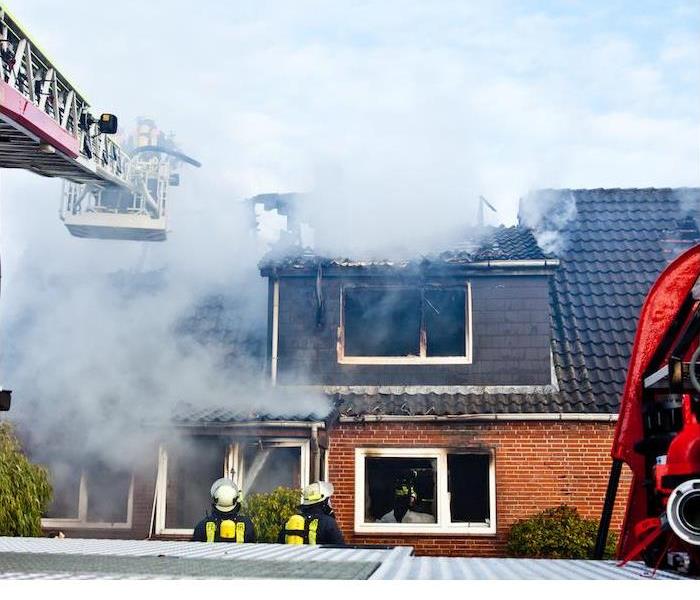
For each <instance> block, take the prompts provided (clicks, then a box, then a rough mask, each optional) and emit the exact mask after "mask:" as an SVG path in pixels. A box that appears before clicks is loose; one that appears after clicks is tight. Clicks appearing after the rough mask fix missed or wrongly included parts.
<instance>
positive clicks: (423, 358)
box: [337, 281, 473, 365]
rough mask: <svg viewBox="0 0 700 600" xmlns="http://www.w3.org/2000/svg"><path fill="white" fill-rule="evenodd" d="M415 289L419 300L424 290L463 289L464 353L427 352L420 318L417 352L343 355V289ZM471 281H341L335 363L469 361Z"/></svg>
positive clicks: (423, 327)
mask: <svg viewBox="0 0 700 600" xmlns="http://www.w3.org/2000/svg"><path fill="white" fill-rule="evenodd" d="M346 289H366V290H386V289H391V290H400V289H406V290H415V289H419V290H420V291H421V302H424V300H423V294H424V292H425V291H426V290H430V289H436V290H450V289H459V290H464V300H465V304H464V310H465V315H464V335H465V341H464V342H465V343H464V350H465V354H464V356H427V334H426V329H425V320H424V319H421V324H420V331H419V334H418V335H419V348H420V356H346V354H345V290H346ZM472 340H473V335H472V285H471V281H466V282H464V283H463V284H462V283H455V284H454V285H449V284H448V285H436V284H420V285H410V284H385V285H381V284H365V283H359V284H358V283H345V284H343V285H342V286H341V287H340V324H339V326H338V332H337V355H338V363H339V364H343V365H470V364H472Z"/></svg>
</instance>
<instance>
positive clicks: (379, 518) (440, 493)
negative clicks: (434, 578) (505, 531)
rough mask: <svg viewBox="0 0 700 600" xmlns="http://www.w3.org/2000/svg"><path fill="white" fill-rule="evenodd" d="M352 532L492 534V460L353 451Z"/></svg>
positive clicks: (488, 456) (479, 454)
mask: <svg viewBox="0 0 700 600" xmlns="http://www.w3.org/2000/svg"><path fill="white" fill-rule="evenodd" d="M355 469H356V471H355V501H356V502H357V503H358V508H359V509H360V510H359V512H358V513H356V514H357V515H362V520H360V521H357V520H356V522H355V530H356V531H358V532H369V533H371V532H391V531H397V530H398V531H402V530H405V531H416V530H420V529H421V527H427V528H428V530H426V531H433V530H441V531H462V532H465V533H468V532H477V531H478V532H479V533H493V532H495V514H494V513H495V498H494V489H495V481H494V477H495V474H494V468H493V455H492V453H491V452H489V451H474V452H468V451H462V450H458V449H455V450H450V449H440V448H438V449H415V448H412V449H402V448H381V449H380V448H377V449H358V450H357V462H356V465H355Z"/></svg>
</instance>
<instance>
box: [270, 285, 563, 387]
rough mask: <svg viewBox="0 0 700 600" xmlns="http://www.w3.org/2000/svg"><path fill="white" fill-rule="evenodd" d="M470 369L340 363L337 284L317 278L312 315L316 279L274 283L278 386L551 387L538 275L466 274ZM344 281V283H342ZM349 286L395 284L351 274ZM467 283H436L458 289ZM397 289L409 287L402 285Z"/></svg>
mask: <svg viewBox="0 0 700 600" xmlns="http://www.w3.org/2000/svg"><path fill="white" fill-rule="evenodd" d="M468 280H469V281H470V282H471V289H472V314H471V321H472V337H473V340H472V363H471V364H451V365H441V364H420V365H418V364H410V365H406V364H402V365H396V364H393V365H376V364H373V365H364V364H339V362H338V354H337V345H338V328H339V326H340V321H341V319H340V317H341V315H340V311H341V287H342V285H343V280H342V279H340V278H331V277H327V278H325V279H323V281H322V290H323V301H324V311H323V315H322V318H321V319H319V318H318V316H319V315H318V314H317V300H316V278H315V277H282V278H280V307H279V345H278V361H277V369H278V371H277V374H278V382H279V383H281V384H315V385H319V384H325V385H547V384H549V383H551V362H550V360H551V359H550V336H551V334H550V309H549V297H548V281H547V277H546V276H544V275H533V276H481V277H477V276H472V277H470V278H469V279H468ZM346 281H347V282H348V283H349V281H350V280H346ZM351 282H352V285H372V286H376V285H385V284H389V285H391V284H396V283H397V281H396V280H393V279H387V278H379V277H367V278H360V277H353V278H352V280H351ZM466 282H467V279H466V278H456V277H449V278H441V279H440V280H427V281H421V282H420V283H417V282H415V281H414V282H413V283H414V284H416V285H426V284H427V285H431V284H436V283H440V284H441V285H442V284H444V285H445V286H451V287H455V286H460V285H462V286H464V285H465V284H466ZM401 284H402V285H411V282H407V281H402V282H401Z"/></svg>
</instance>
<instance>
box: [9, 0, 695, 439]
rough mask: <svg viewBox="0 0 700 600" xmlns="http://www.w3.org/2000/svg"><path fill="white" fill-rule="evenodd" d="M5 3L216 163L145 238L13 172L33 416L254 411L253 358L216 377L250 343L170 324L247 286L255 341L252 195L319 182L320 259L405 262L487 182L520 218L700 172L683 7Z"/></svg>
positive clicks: (441, 233)
mask: <svg viewBox="0 0 700 600" xmlns="http://www.w3.org/2000/svg"><path fill="white" fill-rule="evenodd" d="M15 4H16V6H14V5H12V6H11V7H10V8H14V12H16V13H17V15H18V17H19V18H20V19H21V20H22V22H24V23H27V24H29V26H30V27H31V29H32V34H33V35H34V36H35V37H36V39H37V40H39V42H40V43H41V45H42V47H44V48H47V49H48V50H49V51H50V54H51V56H54V57H56V58H57V60H58V62H59V64H60V66H61V68H63V69H65V70H66V73H67V75H68V76H69V77H70V78H71V79H72V80H74V81H75V83H76V84H77V85H78V87H79V88H80V89H82V90H85V91H86V93H87V94H88V96H89V97H90V98H91V99H93V102H94V104H95V105H96V108H97V109H98V110H100V109H103V110H109V111H112V112H115V113H117V114H118V115H119V117H120V119H121V126H122V129H125V130H128V129H129V128H130V126H131V124H132V123H133V122H134V121H135V118H136V117H137V116H138V115H151V116H153V117H155V118H156V120H157V121H158V123H159V125H160V126H161V127H163V128H164V129H165V130H166V131H167V130H171V129H172V130H174V131H175V132H176V133H177V137H178V142H179V145H180V146H181V147H182V148H183V150H184V151H186V152H187V153H189V154H191V155H193V156H194V157H196V158H198V159H199V160H201V161H202V163H203V165H204V166H203V168H202V169H201V170H200V171H197V172H196V171H189V172H188V171H184V172H183V177H182V178H183V182H184V185H183V187H182V188H181V189H179V190H177V192H176V193H175V194H174V195H173V197H172V198H171V200H170V203H169V204H170V207H171V226H172V230H173V231H172V234H171V236H170V238H169V240H168V241H167V242H166V243H164V244H153V245H151V246H148V249H147V250H144V248H143V246H142V245H141V244H133V243H116V242H98V241H94V242H93V241H85V240H78V239H74V238H71V237H70V236H69V235H68V233H67V232H66V231H65V229H64V228H63V226H62V225H61V224H60V222H59V221H58V218H57V215H56V213H57V206H58V197H59V193H60V184H59V183H58V182H56V181H47V180H41V179H40V178H37V177H36V176H33V175H28V174H17V173H3V174H2V178H3V180H2V183H3V185H2V190H1V191H0V194H1V196H0V200H1V201H2V252H3V291H2V300H1V301H0V328H1V330H2V340H3V343H2V361H1V363H0V365H1V366H2V372H1V381H2V384H3V385H5V386H7V387H13V388H14V389H15V400H14V401H15V405H14V408H13V412H12V415H13V416H16V418H21V419H24V420H25V422H31V423H32V425H33V426H35V427H44V426H46V427H48V426H49V425H50V424H52V423H54V424H55V423H58V422H64V421H66V420H68V421H70V420H71V419H73V420H74V421H75V422H80V421H79V419H82V420H84V421H87V422H92V421H93V420H94V419H97V418H98V417H99V418H101V417H102V416H103V415H104V414H105V413H108V414H114V415H116V414H121V415H122V416H123V417H124V418H123V419H122V420H119V419H117V418H116V417H115V418H113V419H112V420H113V422H114V423H115V427H114V433H115V437H116V438H118V437H119V434H120V433H122V432H123V431H124V428H123V427H122V425H123V424H124V423H131V422H133V420H132V419H133V417H134V415H139V416H143V418H147V417H150V416H151V415H152V414H153V413H158V414H161V413H165V412H167V410H169V408H170V406H171V403H172V402H174V401H175V400H179V399H181V398H184V399H193V400H195V399H196V400H197V401H199V400H200V399H201V401H202V402H204V401H207V402H211V403H219V402H221V401H228V399H233V400H232V401H235V403H236V405H237V406H240V407H241V408H242V409H244V410H245V408H246V407H247V406H248V405H250V404H251V403H252V400H251V398H250V397H249V396H248V394H251V395H252V396H253V398H254V399H255V400H256V403H262V404H263V405H265V403H266V400H265V398H264V397H263V398H262V399H261V400H259V402H258V399H259V396H260V394H259V393H258V392H257V391H256V388H255V387H254V384H252V383H251V380H256V378H257V376H258V373H256V372H255V367H252V366H241V367H239V368H234V369H222V368H221V366H222V362H226V361H227V360H232V359H231V357H230V356H229V355H230V353H231V348H234V349H235V347H236V344H237V343H238V342H239V341H240V340H239V339H235V340H229V341H228V342H226V341H224V343H219V342H218V341H215V340H212V341H211V342H210V343H206V344H203V343H201V342H200V341H197V340H196V339H194V338H192V337H191V336H190V337H188V336H182V335H174V333H173V332H174V331H175V330H176V329H177V327H178V324H179V323H180V322H181V320H182V319H183V318H186V317H187V316H188V315H191V314H192V313H193V311H194V312H196V308H197V306H198V304H199V303H200V302H201V301H204V299H205V298H207V297H210V296H211V295H218V296H221V297H230V296H233V297H236V298H238V299H239V300H238V303H239V304H237V305H236V307H235V310H234V311H233V313H234V314H235V318H236V324H235V327H234V329H237V331H239V332H241V336H240V339H243V340H246V339H248V332H253V333H255V332H261V331H262V332H263V333H264V330H265V327H266V318H265V306H266V299H267V291H266V287H265V282H264V281H263V280H262V279H261V278H260V277H259V276H258V273H257V269H256V263H257V261H258V259H259V257H260V255H261V253H262V248H260V247H259V246H257V245H256V243H255V242H253V240H252V238H251V237H250V235H249V232H248V229H247V228H248V223H249V220H250V219H249V215H248V214H247V213H246V212H244V209H243V208H242V206H241V204H240V201H241V200H242V199H243V198H246V197H248V196H252V195H254V194H257V193H263V192H276V191H279V192H287V191H303V192H311V195H310V202H309V205H308V209H307V210H308V211H309V220H311V221H313V223H314V225H315V228H316V232H315V233H316V241H317V245H318V247H319V248H320V249H321V250H322V251H323V252H324V253H329V254H339V255H346V256H359V255H363V256H367V255H374V256H378V255H383V254H394V255H396V254H403V255H415V254H416V253H420V252H428V251H430V250H443V249H444V245H445V241H446V240H447V239H448V236H451V235H452V234H453V233H454V232H455V230H456V229H459V228H461V227H462V225H463V224H468V223H469V222H470V221H471V222H473V221H474V218H475V215H476V212H477V205H476V199H477V198H478V196H479V195H480V194H483V195H484V196H485V197H486V198H487V199H488V200H489V201H490V202H491V203H492V204H494V205H495V206H496V207H497V208H498V210H499V213H498V215H496V216H495V217H494V216H493V215H489V218H491V219H494V220H500V221H502V222H504V223H507V224H508V223H514V222H515V219H516V213H517V203H518V198H519V197H521V196H522V195H524V194H526V193H527V192H528V190H531V189H535V188H539V187H547V188H560V187H575V188H578V187H581V188H583V187H633V186H638V187H646V186H671V187H676V186H680V185H697V184H698V183H699V179H698V177H699V175H698V171H697V161H698V147H697V123H698V122H699V121H700V103H699V102H697V98H698V96H700V75H699V73H700V68H699V67H700V51H698V39H699V38H698V36H697V30H698V17H699V16H700V11H699V10H698V9H697V6H695V5H694V4H693V3H688V4H685V5H684V9H683V10H680V9H679V10H668V11H666V10H664V11H663V12H664V19H663V22H662V23H661V24H659V22H658V21H657V20H655V19H654V18H651V19H650V18H648V17H650V16H652V17H653V16H654V15H650V14H647V13H648V12H649V11H651V9H650V8H645V7H635V11H636V13H635V14H636V17H638V18H636V19H628V18H627V16H628V14H627V13H626V12H625V9H619V8H613V7H610V8H605V9H601V10H599V11H597V12H595V13H594V14H592V13H590V12H589V11H588V9H587V7H586V6H584V5H581V7H582V8H578V7H577V6H573V7H569V8H567V9H566V10H564V9H562V10H560V11H549V12H548V11H546V10H544V9H542V8H541V7H540V6H539V5H536V6H534V7H532V6H527V5H525V6H524V5H522V3H519V2H507V1H504V2H489V3H474V4H468V3H463V2H448V3H440V4H434V5H433V4H427V3H424V2H387V3H382V4H381V5H378V4H356V3H354V4H352V5H343V4H342V3H341V4H338V3H318V2H312V1H309V2H306V1H301V2H295V3H288V2H262V3H255V5H252V4H251V5H246V4H245V3H217V4H216V5H214V4H207V3H205V4H204V5H203V6H202V9H201V10H192V4H191V3H188V2H185V1H184V0H177V1H173V2H169V3H168V5H167V7H165V6H163V5H162V4H161V3H144V2H137V1H136V0H125V1H124V2H121V3H120V6H119V10H118V11H115V10H114V4H113V3H109V2H106V1H105V2H104V3H102V4H101V5H100V4H99V3H96V2H94V1H93V0H90V1H88V0H76V1H75V2H72V3H70V8H66V7H65V6H63V4H61V3H55V2H48V1H47V0H23V1H22V2H21V3H15ZM620 10H621V11H622V15H621V14H620V12H618V11H620ZM652 12H653V11H652ZM96 14H109V24H108V25H106V24H99V26H96V25H95V15H96ZM657 16H658V15H657ZM650 24H651V25H650ZM105 27H109V31H108V32H106V31H105ZM106 37H108V38H109V40H110V41H109V43H105V38H106ZM669 140H672V143H669ZM536 217H537V215H534V216H533V219H534V220H533V222H537V218H536ZM543 243H546V241H545V242H543ZM552 249H554V250H555V251H556V248H552ZM115 273H117V274H118V275H115ZM251 335H252V334H251ZM253 337H254V336H253ZM295 402H296V403H297V407H298V408H299V411H300V412H304V411H307V409H308V411H309V412H311V411H312V410H314V411H319V412H323V411H324V410H327V405H326V404H325V403H324V401H323V400H321V399H319V398H313V397H311V398H309V396H308V395H306V394H305V395H304V396H303V397H299V398H297V399H296V400H295ZM307 402H308V403H310V404H306V403H307ZM263 408H264V406H263ZM84 435H85V436H88V437H90V436H92V437H93V438H95V439H96V438H97V437H99V436H100V435H106V434H105V433H104V432H96V431H95V432H92V431H88V432H86V433H84ZM88 443H89V444H92V442H91V441H89V442H88ZM98 445H101V444H98Z"/></svg>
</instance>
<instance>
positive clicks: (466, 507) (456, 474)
mask: <svg viewBox="0 0 700 600" xmlns="http://www.w3.org/2000/svg"><path fill="white" fill-rule="evenodd" d="M490 458H491V457H490V456H489V455H488V454H448V455H447V478H448V480H447V489H448V492H449V494H450V517H451V521H452V522H453V523H485V522H487V521H488V520H489V510H490V509H489V506H490V491H489V462H490Z"/></svg>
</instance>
